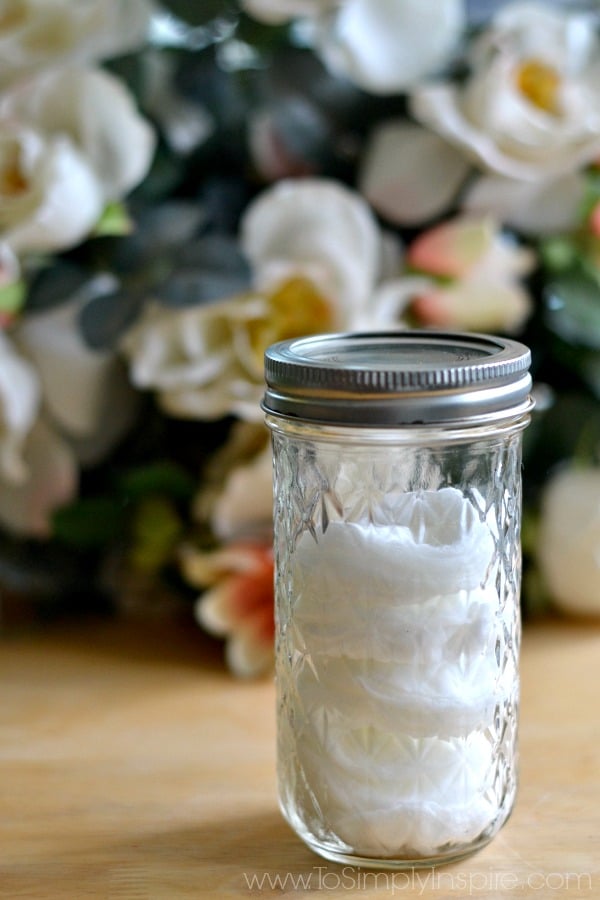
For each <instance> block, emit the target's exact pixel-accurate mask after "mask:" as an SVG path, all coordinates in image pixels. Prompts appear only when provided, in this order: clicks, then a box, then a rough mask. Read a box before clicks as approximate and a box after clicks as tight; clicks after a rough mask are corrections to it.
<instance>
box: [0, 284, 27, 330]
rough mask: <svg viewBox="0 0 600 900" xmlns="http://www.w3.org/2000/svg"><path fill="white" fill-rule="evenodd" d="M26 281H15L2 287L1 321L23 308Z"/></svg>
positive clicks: (0, 300) (0, 302)
mask: <svg viewBox="0 0 600 900" xmlns="http://www.w3.org/2000/svg"><path fill="white" fill-rule="evenodd" d="M25 294H26V290H25V282H24V281H13V282H12V283H11V284H6V285H4V286H3V287H0V321H2V319H11V318H12V317H13V316H16V314H17V313H18V312H19V311H20V310H21V309H22V308H23V305H24V303H25Z"/></svg>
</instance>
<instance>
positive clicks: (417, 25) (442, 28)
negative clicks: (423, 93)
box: [317, 0, 465, 94]
mask: <svg viewBox="0 0 600 900" xmlns="http://www.w3.org/2000/svg"><path fill="white" fill-rule="evenodd" d="M464 26H465V14H464V9H463V3H462V0H346V2H344V3H342V4H341V5H340V7H339V9H338V10H337V11H336V13H335V14H334V15H333V16H332V17H331V18H330V19H329V20H328V21H323V22H322V23H321V25H320V29H319V31H318V34H317V45H318V48H319V50H320V52H321V55H322V57H323V60H324V62H325V63H326V64H327V65H328V66H329V67H330V69H331V70H332V71H333V72H335V73H337V74H338V75H342V76H345V77H346V78H349V79H350V81H352V82H354V84H357V85H358V86H359V87H361V88H363V89H364V90H367V91H372V92H373V93H375V94H391V93H398V92H399V91H402V90H404V89H405V88H407V87H408V86H409V85H412V84H415V82H417V81H419V80H420V79H421V78H423V77H424V76H425V75H428V74H430V73H431V72H434V71H437V70H438V69H440V68H441V67H442V66H443V65H445V64H446V63H447V62H448V60H449V58H450V56H451V54H452V53H453V51H454V50H455V48H456V46H457V44H458V41H459V39H460V36H461V34H462V31H463V29H464Z"/></svg>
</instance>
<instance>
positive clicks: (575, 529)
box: [537, 468, 600, 615]
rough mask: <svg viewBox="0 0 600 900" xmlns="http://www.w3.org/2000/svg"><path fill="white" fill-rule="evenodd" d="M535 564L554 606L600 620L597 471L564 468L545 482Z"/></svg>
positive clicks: (599, 493) (599, 483)
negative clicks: (599, 616)
mask: <svg viewBox="0 0 600 900" xmlns="http://www.w3.org/2000/svg"><path fill="white" fill-rule="evenodd" d="M537 558H538V563H539V567H540V570H541V573H542V576H543V578H544V581H545V584H546V586H547V588H548V590H549V592H550V594H551V596H552V598H553V599H554V601H555V602H556V604H557V606H559V607H560V608H561V609H563V610H565V611H566V612H574V613H582V614H591V615H600V469H592V468H587V469H586V468H582V469H576V468H569V469H565V470H563V471H561V472H559V473H558V474H557V475H555V476H554V477H553V478H551V480H550V481H549V482H548V484H547V486H546V488H545V491H544V495H543V498H542V510H541V524H540V531H539V535H538V545H537Z"/></svg>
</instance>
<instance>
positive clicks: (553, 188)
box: [462, 172, 586, 237]
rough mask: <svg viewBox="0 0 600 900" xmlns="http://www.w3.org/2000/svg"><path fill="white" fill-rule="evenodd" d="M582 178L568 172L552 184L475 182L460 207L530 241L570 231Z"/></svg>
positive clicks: (508, 180)
mask: <svg viewBox="0 0 600 900" xmlns="http://www.w3.org/2000/svg"><path fill="white" fill-rule="evenodd" d="M585 193H586V181H585V176H584V175H583V174H582V173H580V172H569V173H568V174H567V175H562V176H561V177H559V178H556V179H553V180H552V181H517V180H516V179H515V178H506V177H504V176H503V175H487V176H483V177H481V178H476V179H475V180H474V181H473V183H472V184H471V186H470V187H469V189H468V190H467V192H466V195H465V197H464V198H463V201H462V207H463V209H464V210H465V211H466V212H469V213H474V214H476V215H485V213H490V212H491V213H493V215H494V216H495V217H496V218H498V219H500V221H502V222H504V224H505V225H508V226H509V227H511V228H516V229H517V230H518V231H520V232H522V233H523V234H527V235H531V236H532V237H536V236H538V237H539V236H540V235H547V234H555V233H557V232H559V233H560V232H562V231H570V230H571V229H573V228H575V227H576V226H577V225H578V223H579V221H580V218H581V210H582V208H583V202H584V198H585Z"/></svg>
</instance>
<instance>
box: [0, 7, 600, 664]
mask: <svg viewBox="0 0 600 900" xmlns="http://www.w3.org/2000/svg"><path fill="white" fill-rule="evenodd" d="M0 45H1V47H2V53H1V54H0V148H1V149H0V200H1V202H0V326H1V329H2V330H1V331H0V526H1V535H0V598H1V599H0V603H1V604H2V613H3V617H4V619H5V621H7V620H8V619H9V618H10V617H9V615H8V612H9V610H12V609H14V608H15V607H16V608H18V607H19V605H20V604H21V605H22V604H24V603H25V602H26V601H27V602H29V603H31V604H33V607H34V609H35V612H36V614H39V615H51V614H56V613H59V614H60V613H63V612H64V611H66V610H69V611H72V610H73V609H74V610H77V611H80V612H85V611H89V610H94V611H97V610H98V609H102V610H104V609H107V608H109V607H110V608H113V609H116V610H117V611H118V612H121V613H122V614H133V613H136V614H138V615H143V616H154V615H163V614H164V613H165V611H171V610H173V609H177V610H185V611H186V612H195V615H196V619H197V621H198V623H199V624H200V625H201V626H202V627H203V628H205V629H206V630H207V631H209V632H211V633H214V634H216V635H219V636H222V637H223V638H225V639H226V653H227V659H228V662H229V664H230V666H231V668H232V670H233V671H234V672H236V673H237V674H240V675H252V674H255V673H258V672H262V671H268V670H269V669H270V667H271V663H272V637H273V613H272V603H273V596H272V593H273V589H272V580H273V559H272V553H271V471H270V467H271V461H270V449H269V444H268V437H267V431H266V428H265V427H264V425H263V424H262V413H261V410H260V406H259V403H260V398H261V394H262V357H263V352H264V349H265V348H266V346H267V345H268V344H270V343H271V342H273V341H275V340H279V339H283V338H286V337H292V336H296V335H304V334H311V333H317V332H323V331H339V330H356V329H361V330H371V329H372V330H380V329H401V328H406V327H421V328H444V329H458V330H473V331H487V332H496V333H507V334H510V335H514V336H516V337H518V338H519V339H520V340H523V341H524V342H525V343H527V344H529V345H530V346H531V348H532V351H533V359H534V364H533V375H534V380H535V394H536V401H537V409H536V413H535V416H534V421H533V424H532V426H531V427H530V429H529V430H528V432H527V435H526V443H525V528H524V535H523V537H524V551H525V563H526V568H525V576H526V577H525V591H524V605H525V609H526V611H528V612H533V611H535V610H538V609H540V608H545V607H546V605H547V604H549V603H553V604H554V605H556V606H557V607H560V608H562V609H563V610H565V611H567V612H572V613H584V614H592V615H596V616H597V615H599V614H600V467H599V464H600V404H599V398H600V17H599V14H598V9H597V6H596V4H589V5H588V6H587V7H584V5H582V4H579V6H576V5H575V4H573V3H569V4H567V3H554V4H550V3H547V2H546V3H541V2H538V3H535V2H521V0H513V2H496V3H493V2H489V0H488V2H475V0H473V2H464V0H241V2H240V3H236V2H233V0H203V2H202V3H194V2H191V0H189V2H186V0H164V2H163V3H161V4H160V5H159V4H158V3H151V2H150V0H87V2H86V3H81V2H77V0H37V2H31V0H12V2H10V3H7V4H4V5H3V8H2V10H1V11H0Z"/></svg>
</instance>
